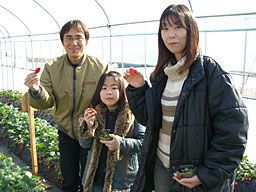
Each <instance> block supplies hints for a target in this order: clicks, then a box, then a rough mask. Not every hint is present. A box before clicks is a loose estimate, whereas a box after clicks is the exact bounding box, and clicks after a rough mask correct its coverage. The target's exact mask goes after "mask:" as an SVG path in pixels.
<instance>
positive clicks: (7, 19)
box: [0, 0, 256, 38]
mask: <svg viewBox="0 0 256 192" xmlns="http://www.w3.org/2000/svg"><path fill="white" fill-rule="evenodd" d="M171 3H183V4H186V5H187V6H188V7H190V5H191V7H192V10H193V12H194V15H195V16H199V17H200V16H211V15H224V14H244V13H252V12H255V11H256V3H255V1H254V0H235V1H233V0H225V1H223V0H211V1H205V0H190V3H189V1H188V0H175V1H170V0H127V1H125V0H72V1H67V0H0V15H1V17H0V38H1V37H8V36H21V35H35V34H49V33H58V32H59V28H60V27H61V26H62V25H63V24H64V23H66V22H67V21H69V20H72V19H80V20H82V21H83V22H85V23H86V24H87V26H88V27H89V28H94V27H99V26H107V25H116V24H124V23H130V22H140V21H150V20H158V19H159V17H160V14H161V12H162V11H163V9H164V8H165V7H166V6H167V5H169V4H171ZM221 20H222V21H223V18H222V19H221ZM254 21H255V20H254ZM217 22H219V20H218V21H217ZM229 22H231V23H232V24H235V25H239V23H240V24H241V23H242V27H247V26H246V25H244V24H243V23H247V22H244V19H242V21H241V20H239V19H238V20H237V19H235V20H232V21H231V20H229V21H228V22H226V23H225V24H224V25H227V24H229ZM221 23H223V22H221ZM221 23H220V24H221ZM251 23H252V22H251ZM254 23H255V22H254ZM106 33H108V32H106Z"/></svg>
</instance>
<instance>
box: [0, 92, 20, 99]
mask: <svg viewBox="0 0 256 192" xmlns="http://www.w3.org/2000/svg"><path fill="white" fill-rule="evenodd" d="M20 95H21V93H20V92H19V91H14V90H3V91H0V96H2V97H8V98H9V99H13V100H14V101H19V100H20Z"/></svg>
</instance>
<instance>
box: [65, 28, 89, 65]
mask: <svg viewBox="0 0 256 192" xmlns="http://www.w3.org/2000/svg"><path fill="white" fill-rule="evenodd" d="M85 45H86V39H85V36H84V33H83V32H82V31H81V30H79V29H78V28H77V27H72V28H70V30H69V31H68V32H67V33H65V34H64V37H63V46H64V48H65V50H66V52H67V54H68V58H69V59H70V61H71V62H72V63H73V64H79V63H80V62H81V61H82V58H83V55H84V47H85Z"/></svg>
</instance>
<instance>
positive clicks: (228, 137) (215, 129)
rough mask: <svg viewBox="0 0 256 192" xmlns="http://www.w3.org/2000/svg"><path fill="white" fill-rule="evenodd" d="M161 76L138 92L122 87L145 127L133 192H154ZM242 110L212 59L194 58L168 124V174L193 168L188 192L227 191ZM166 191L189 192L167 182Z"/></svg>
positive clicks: (241, 138) (240, 149)
mask: <svg viewBox="0 0 256 192" xmlns="http://www.w3.org/2000/svg"><path fill="white" fill-rule="evenodd" d="M166 81H167V76H166V75H165V74H164V72H163V71H162V72H160V73H159V75H158V76H157V77H156V78H155V79H151V84H152V87H149V85H148V84H147V83H146V84H145V85H144V86H143V87H141V88H134V87H131V86H130V85H129V86H128V87H127V96H128V99H129V104H130V107H131V110H132V111H133V113H134V114H135V117H136V119H137V120H138V121H139V122H140V123H141V124H142V125H145V126H146V127H147V128H146V132H145V137H144V145H143V149H142V158H141V164H140V168H139V172H138V175H137V179H136V181H135V184H134V186H133V191H137V192H138V191H150V192H151V191H152V190H153V189H154V165H155V158H156V149H157V145H158V138H159V129H160V128H161V122H162V109H161V97H162V93H163V91H164V88H165V85H166ZM247 129H248V116H247V109H246V107H245V105H244V104H243V101H242V100H241V98H240V96H239V93H238V92H237V90H236V89H235V88H234V87H233V85H232V84H231V79H230V76H229V74H227V73H226V72H225V71H223V70H222V69H221V67H220V66H219V65H218V64H217V63H216V61H214V60H213V59H211V58H209V57H206V56H199V57H198V58H197V59H196V60H195V62H194V63H193V65H192V67H191V68H190V71H189V74H188V77H187V79H186V80H185V82H184V84H183V87H182V90H181V93H180V96H179V100H178V104H177V107H176V113H175V117H174V122H173V128H172V134H171V144H170V145H171V146H170V172H171V173H172V174H173V172H174V170H175V169H176V168H177V167H178V166H179V165H183V164H193V165H195V166H196V167H197V171H196V172H197V175H198V177H199V178H200V180H201V182H202V184H201V185H200V186H198V187H195V188H194V189H193V191H207V192H221V191H229V187H230V185H231V183H230V182H232V181H233V178H234V171H235V168H236V167H237V166H238V164H239V163H240V160H241V158H242V155H243V153H244V150H245V145H246V141H247ZM170 182H171V185H172V191H179V192H182V191H192V190H191V189H188V188H186V187H184V186H181V185H180V184H178V183H177V182H176V181H174V180H173V179H172V178H170Z"/></svg>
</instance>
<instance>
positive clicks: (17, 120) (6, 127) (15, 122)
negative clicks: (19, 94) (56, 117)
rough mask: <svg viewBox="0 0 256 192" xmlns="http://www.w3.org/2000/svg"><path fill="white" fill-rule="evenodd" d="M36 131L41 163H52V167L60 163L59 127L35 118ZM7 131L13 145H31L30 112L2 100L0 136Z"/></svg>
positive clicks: (0, 104) (0, 106)
mask: <svg viewBox="0 0 256 192" xmlns="http://www.w3.org/2000/svg"><path fill="white" fill-rule="evenodd" d="M1 129H2V130H1ZM35 131H36V144H37V155H38V157H39V160H40V163H41V164H47V165H51V167H52V165H53V164H57V165H58V164H59V157H60V154H59V150H58V133H57V129H56V128H55V127H53V126H52V125H50V124H49V123H48V122H47V121H46V120H43V119H40V118H35ZM5 133H7V134H8V137H9V138H10V139H11V140H12V141H13V143H12V146H13V147H14V146H16V145H17V144H19V143H23V144H24V145H25V146H27V147H29V144H30V140H29V126H28V114H27V113H23V112H20V111H19V110H18V108H15V107H13V106H12V105H6V104H3V103H1V102H0V136H1V135H3V134H5ZM56 171H57V172H58V171H59V170H56Z"/></svg>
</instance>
